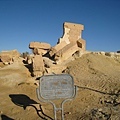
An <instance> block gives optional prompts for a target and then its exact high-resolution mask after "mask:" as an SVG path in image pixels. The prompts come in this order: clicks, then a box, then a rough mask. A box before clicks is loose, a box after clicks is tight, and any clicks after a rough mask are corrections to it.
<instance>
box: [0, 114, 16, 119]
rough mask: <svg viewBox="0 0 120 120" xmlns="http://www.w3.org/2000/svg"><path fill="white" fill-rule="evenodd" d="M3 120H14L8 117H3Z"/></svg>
mask: <svg viewBox="0 0 120 120" xmlns="http://www.w3.org/2000/svg"><path fill="white" fill-rule="evenodd" d="M1 120H14V119H12V118H10V117H8V116H6V115H1Z"/></svg>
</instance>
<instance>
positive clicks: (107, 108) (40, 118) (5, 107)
mask: <svg viewBox="0 0 120 120" xmlns="http://www.w3.org/2000/svg"><path fill="white" fill-rule="evenodd" d="M0 66H1V68H0V116H1V118H0V119H1V120H53V119H54V114H53V107H52V105H51V104H49V103H43V102H40V101H39V100H38V98H37V95H36V88H37V87H38V86H37V84H36V83H37V81H36V80H35V78H34V77H31V75H30V72H29V70H28V66H27V65H25V64H23V62H22V59H20V60H19V61H18V62H17V61H16V62H15V63H13V64H11V65H8V66H3V65H2V64H0ZM67 66H68V67H67V69H66V71H65V72H66V73H69V74H71V75H72V76H73V78H74V82H75V85H76V86H77V88H78V90H77V95H76V97H75V98H74V99H73V100H72V101H68V102H66V103H65V104H64V117H65V120H120V59H115V58H111V57H107V56H103V55H96V54H86V55H83V56H82V57H81V58H78V59H76V60H74V61H72V62H70V63H68V64H67ZM59 102H60V101H55V103H56V104H57V105H58V104H59ZM57 117H58V119H60V118H61V117H60V113H59V112H58V114H57Z"/></svg>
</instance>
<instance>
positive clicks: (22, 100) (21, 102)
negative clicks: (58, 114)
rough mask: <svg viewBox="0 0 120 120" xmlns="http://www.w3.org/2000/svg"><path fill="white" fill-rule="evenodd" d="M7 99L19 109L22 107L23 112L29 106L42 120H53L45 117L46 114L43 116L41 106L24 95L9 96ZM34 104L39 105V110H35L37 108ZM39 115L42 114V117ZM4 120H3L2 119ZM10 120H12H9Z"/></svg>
mask: <svg viewBox="0 0 120 120" xmlns="http://www.w3.org/2000/svg"><path fill="white" fill-rule="evenodd" d="M9 97H10V98H11V101H12V102H13V103H14V104H15V105H17V106H20V107H23V109H24V110H25V109H26V107H28V106H31V107H33V108H34V109H35V110H36V112H37V115H38V116H39V117H40V118H42V119H43V120H48V119H49V120H53V119H52V118H51V117H49V116H47V115H46V114H44V112H43V110H42V108H41V105H40V104H39V103H37V102H36V101H34V100H33V99H30V98H29V97H28V96H27V95H24V94H10V95H9ZM34 104H39V108H40V109H39V110H38V109H37V107H36V106H35V105H34ZM40 113H41V114H42V116H41V115H40ZM2 120H5V119H2ZM6 120H7V119H6ZM10 120H12V119H10Z"/></svg>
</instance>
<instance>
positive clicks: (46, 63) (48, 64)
mask: <svg viewBox="0 0 120 120" xmlns="http://www.w3.org/2000/svg"><path fill="white" fill-rule="evenodd" d="M43 61H44V65H45V67H47V68H50V67H52V66H55V64H54V63H55V62H54V61H52V60H50V59H49V58H47V57H43Z"/></svg>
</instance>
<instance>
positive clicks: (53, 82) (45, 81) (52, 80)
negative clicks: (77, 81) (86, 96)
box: [37, 74, 76, 120]
mask: <svg viewBox="0 0 120 120" xmlns="http://www.w3.org/2000/svg"><path fill="white" fill-rule="evenodd" d="M75 95H76V86H74V81H73V77H72V76H71V75H69V74H57V75H45V76H42V77H41V78H40V80H39V87H38V88H37V96H38V99H39V100H40V101H42V102H49V103H51V104H52V105H53V108H54V119H55V120H57V114H56V112H57V111H61V118H62V120H64V110H63V105H64V103H65V102H66V101H68V100H72V99H73V98H74V97H75ZM59 99H61V100H62V101H61V107H56V104H55V103H54V102H53V100H59Z"/></svg>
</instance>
